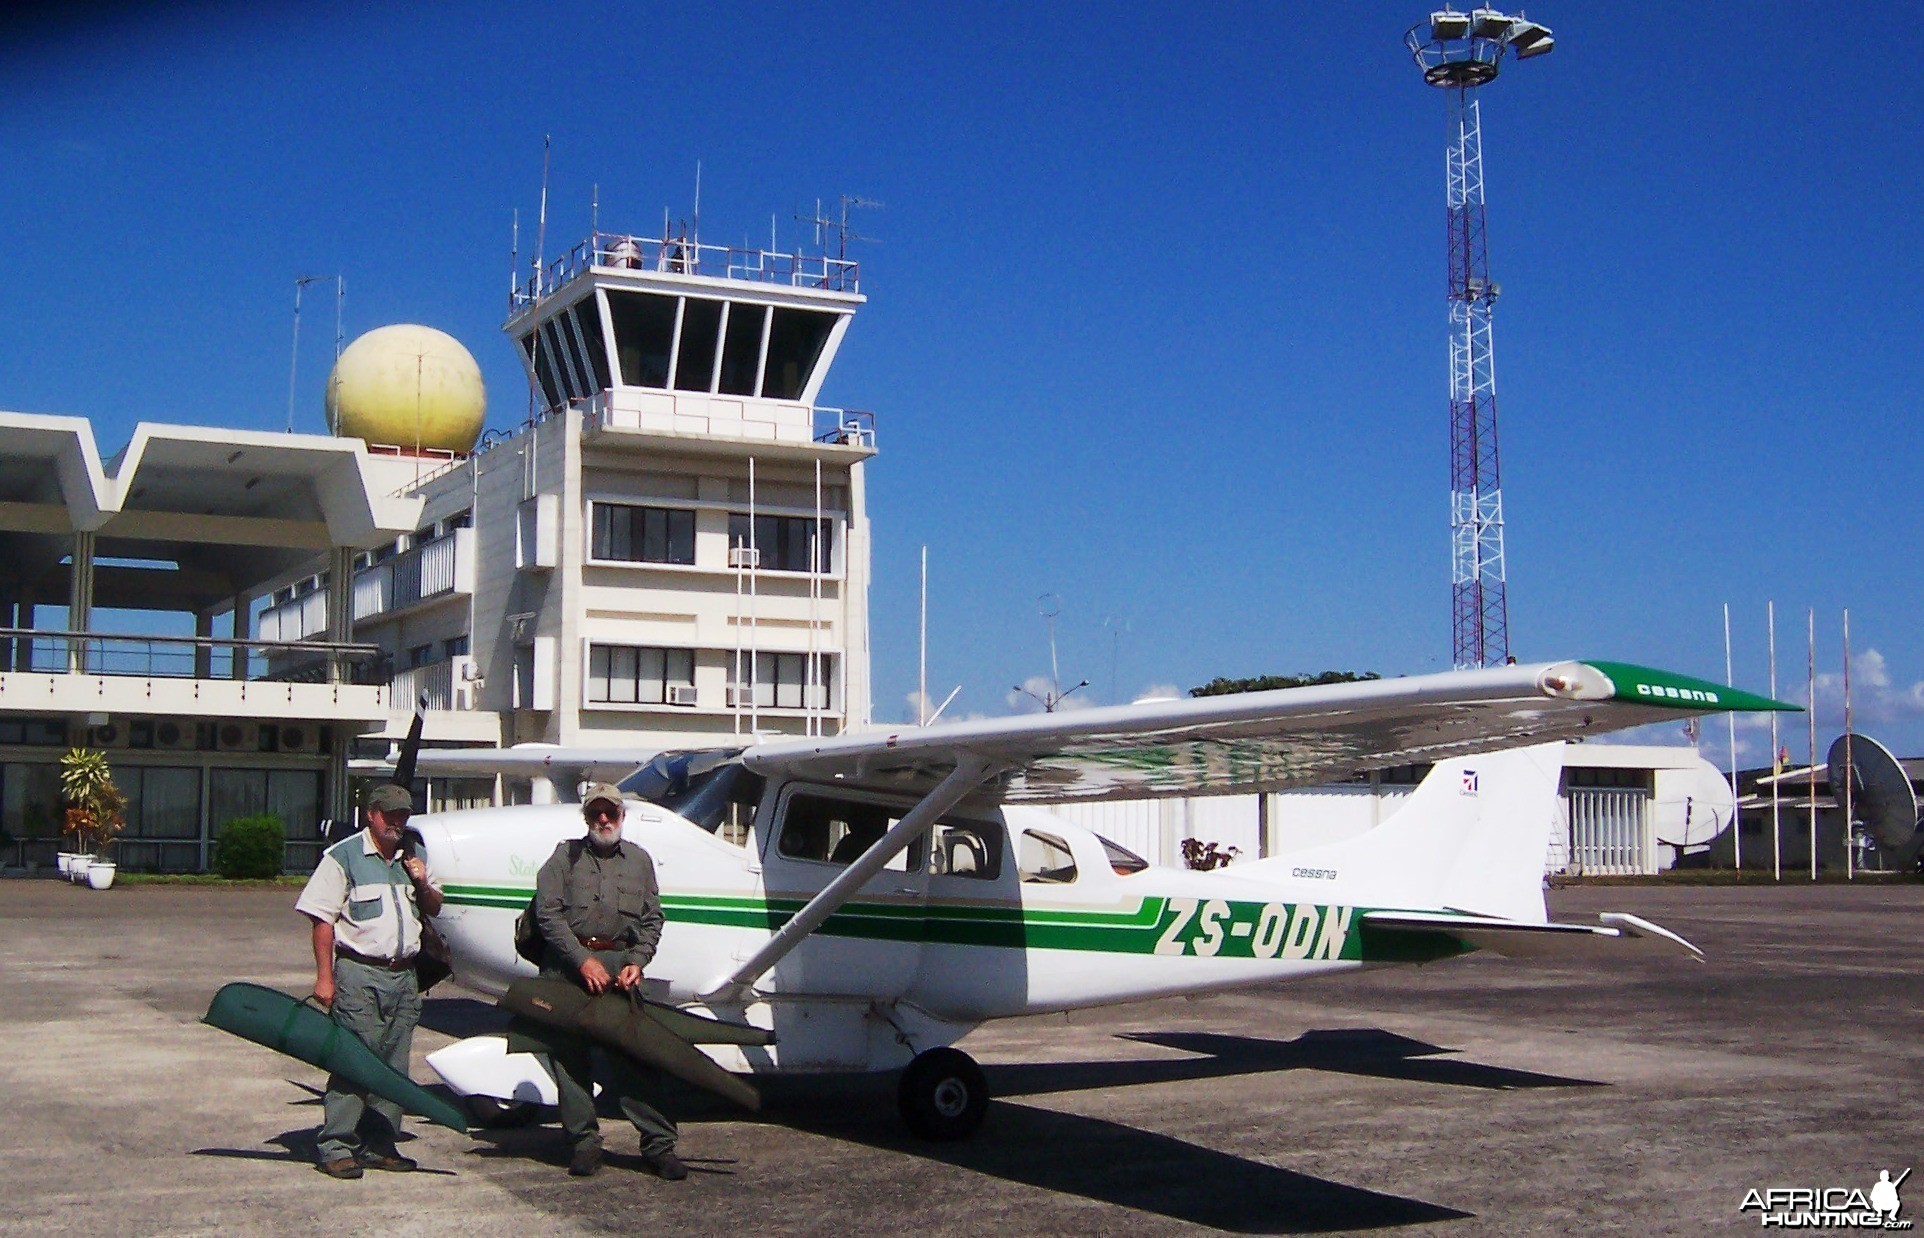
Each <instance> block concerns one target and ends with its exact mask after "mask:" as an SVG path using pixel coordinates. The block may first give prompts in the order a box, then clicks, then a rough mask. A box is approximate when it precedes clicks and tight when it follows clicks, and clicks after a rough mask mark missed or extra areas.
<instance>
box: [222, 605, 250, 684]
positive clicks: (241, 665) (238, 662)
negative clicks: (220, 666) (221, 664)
mask: <svg viewBox="0 0 1924 1238" xmlns="http://www.w3.org/2000/svg"><path fill="white" fill-rule="evenodd" d="M247 602H248V598H247V595H246V594H245V593H236V594H235V595H234V601H233V605H232V610H233V614H234V622H233V624H232V625H231V627H232V633H233V637H234V639H235V640H246V639H247V638H248V637H249V636H251V635H252V633H251V632H249V631H248V630H247ZM227 677H228V678H229V679H245V678H247V651H246V650H245V649H242V648H241V647H240V646H238V645H235V646H234V647H233V661H232V663H231V664H230V665H229V666H228V668H227Z"/></svg>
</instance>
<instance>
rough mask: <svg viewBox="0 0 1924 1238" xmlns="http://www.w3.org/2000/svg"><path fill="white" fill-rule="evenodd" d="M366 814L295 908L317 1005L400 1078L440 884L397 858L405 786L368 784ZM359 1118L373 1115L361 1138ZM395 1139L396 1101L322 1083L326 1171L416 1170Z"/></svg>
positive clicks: (317, 870) (407, 804)
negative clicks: (310, 949)
mask: <svg viewBox="0 0 1924 1238" xmlns="http://www.w3.org/2000/svg"><path fill="white" fill-rule="evenodd" d="M365 809H366V814H367V828H366V829H364V830H361V831H360V832H359V833H357V834H354V835H353V836H351V837H348V838H344V839H342V840H341V841H340V842H338V843H335V844H334V845H333V846H331V847H329V848H328V849H327V850H326V851H324V852H322V853H321V860H320V863H319V864H316V865H315V866H314V875H313V876H312V877H310V878H308V882H307V888H306V889H304V890H302V891H301V898H300V901H299V902H297V903H295V904H294V909H295V910H296V911H298V912H300V913H301V914H302V915H304V916H306V917H308V918H309V919H310V920H312V921H313V922H314V925H313V936H314V997H315V999H316V1000H317V1001H319V1002H320V1003H321V1005H323V1006H325V1007H327V1008H328V1010H329V1011H330V1013H332V1014H333V1016H334V1021H335V1022H337V1023H339V1024H340V1025H341V1026H342V1027H345V1028H347V1029H348V1030H349V1031H351V1032H353V1033H354V1034H355V1035H357V1036H359V1037H360V1038H361V1039H362V1040H364V1041H366V1042H367V1045H368V1047H369V1048H370V1049H373V1050H374V1051H375V1052H376V1053H378V1054H380V1055H381V1057H383V1058H385V1059H386V1060H387V1063H388V1065H390V1066H392V1067H394V1068H395V1069H396V1070H398V1071H400V1072H401V1073H402V1074H404V1075H405V1074H406V1073H407V1071H408V1051H409V1049H410V1048H411V1047H412V1045H413V1042H414V1025H415V1024H416V1023H418V1022H420V1021H421V993H420V990H419V988H418V987H417V986H416V984H415V980H414V955H415V953H416V952H417V951H419V950H420V948H421V920H422V917H423V916H432V915H434V914H436V913H437V912H439V911H440V910H441V887H440V886H438V885H436V884H435V882H434V879H433V877H431V876H430V875H429V873H428V866H427V862H426V861H425V860H423V859H421V858H420V857H419V856H408V857H406V858H403V857H402V856H401V854H400V851H401V834H402V829H403V827H405V826H406V825H407V819H408V816H409V814H410V813H412V812H413V811H414V800H413V797H412V796H411V795H409V793H408V791H407V788H405V787H397V786H395V785H393V784H392V783H388V784H384V785H382V786H378V787H375V788H374V789H373V790H372V791H370V792H368V796H367V799H366V801H365ZM370 1110H371V1111H372V1113H371V1114H370V1113H369V1111H370ZM363 1118H369V1119H370V1120H369V1121H367V1122H366V1123H365V1127H366V1129H365V1132H364V1131H363V1125H364V1124H363ZM364 1133H365V1139H364V1138H363V1134H364ZM400 1133H401V1107H400V1106H399V1105H397V1104H395V1103H394V1102H393V1101H391V1100H384V1099H382V1098H380V1097H378V1096H370V1095H368V1094H367V1093H366V1091H364V1090H363V1089H361V1088H359V1087H357V1086H355V1085H354V1084H353V1083H350V1082H349V1081H347V1080H346V1079H343V1078H341V1077H339V1076H338V1075H330V1076H329V1077H328V1080H327V1097H326V1099H325V1101H324V1102H323V1118H322V1122H321V1129H320V1130H319V1131H318V1132H317V1133H316V1136H315V1138H316V1141H317V1143H318V1144H319V1152H320V1167H321V1171H322V1172H323V1173H325V1174H327V1175H328V1176H329V1177H334V1178H358V1177H360V1176H361V1170H362V1168H363V1167H365V1168H368V1169H384V1170H388V1171H389V1172H392V1173H405V1172H407V1171H408V1170H410V1169H413V1168H414V1162H413V1161H411V1160H409V1159H408V1158H407V1157H405V1156H402V1155H401V1154H400V1153H399V1152H397V1151H396V1150H395V1147H394V1141H395V1138H396V1136H398V1135H399V1134H400Z"/></svg>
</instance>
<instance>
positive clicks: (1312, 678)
mask: <svg viewBox="0 0 1924 1238" xmlns="http://www.w3.org/2000/svg"><path fill="white" fill-rule="evenodd" d="M1381 678H1382V676H1381V675H1379V674H1377V673H1376V672H1375V671H1324V672H1323V673H1322V674H1320V675H1258V676H1256V677H1254V678H1252V679H1225V678H1223V677H1221V676H1218V677H1216V678H1215V679H1212V680H1210V681H1209V682H1208V683H1206V684H1204V685H1203V686H1202V687H1200V688H1191V689H1190V690H1189V695H1191V696H1228V695H1229V694H1231V693H1232V692H1268V691H1269V690H1270V689H1272V688H1314V687H1320V686H1322V685H1323V684H1331V683H1363V682H1365V681H1367V680H1371V679H1381Z"/></svg>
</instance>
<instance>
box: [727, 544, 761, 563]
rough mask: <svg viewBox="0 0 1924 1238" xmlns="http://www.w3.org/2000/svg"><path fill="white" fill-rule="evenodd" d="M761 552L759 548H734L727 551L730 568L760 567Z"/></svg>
mask: <svg viewBox="0 0 1924 1238" xmlns="http://www.w3.org/2000/svg"><path fill="white" fill-rule="evenodd" d="M761 565H762V550H761V547H759V546H734V547H731V548H730V549H729V551H728V566H730V567H760V566H761Z"/></svg>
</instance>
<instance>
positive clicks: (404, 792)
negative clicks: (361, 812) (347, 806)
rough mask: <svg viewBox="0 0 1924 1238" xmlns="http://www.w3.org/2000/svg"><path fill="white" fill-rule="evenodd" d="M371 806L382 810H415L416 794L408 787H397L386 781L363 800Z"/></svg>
mask: <svg viewBox="0 0 1924 1238" xmlns="http://www.w3.org/2000/svg"><path fill="white" fill-rule="evenodd" d="M362 802H363V803H365V804H366V805H367V806H368V807H369V808H371V809H375V810H378V811H380V812H413V811H414V796H413V794H412V793H411V792H410V791H409V790H408V789H407V788H406V787H397V786H395V785H394V784H393V783H391V782H384V783H382V784H381V785H380V786H378V787H375V788H374V789H373V790H371V791H369V792H368V793H367V799H366V800H364V801H362Z"/></svg>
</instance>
